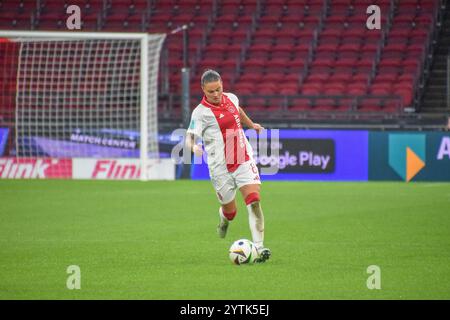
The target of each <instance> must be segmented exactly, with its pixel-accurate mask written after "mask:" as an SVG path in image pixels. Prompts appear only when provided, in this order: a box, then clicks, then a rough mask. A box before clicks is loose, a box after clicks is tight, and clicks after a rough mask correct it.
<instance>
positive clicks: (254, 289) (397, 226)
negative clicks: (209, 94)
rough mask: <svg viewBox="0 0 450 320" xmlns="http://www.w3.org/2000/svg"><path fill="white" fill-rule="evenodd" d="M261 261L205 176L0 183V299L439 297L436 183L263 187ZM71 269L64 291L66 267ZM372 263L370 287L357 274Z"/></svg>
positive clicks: (447, 260)
mask: <svg viewBox="0 0 450 320" xmlns="http://www.w3.org/2000/svg"><path fill="white" fill-rule="evenodd" d="M261 193H262V206H263V210H264V214H265V218H266V234H265V237H266V239H265V240H266V241H265V244H266V246H267V247H269V248H271V250H272V254H273V255H272V258H271V259H270V260H269V261H268V262H267V263H265V264H257V265H243V266H235V265H233V264H232V263H231V262H230V260H229V258H228V248H229V246H230V245H231V243H232V242H233V241H234V240H237V239H239V238H250V230H249V227H248V214H247V211H246V208H245V205H244V204H243V201H242V198H241V196H240V194H239V195H238V198H237V199H238V215H237V217H236V218H235V220H234V221H233V222H232V224H231V226H230V229H229V233H228V235H227V238H226V239H219V238H218V236H217V234H216V225H217V222H218V214H217V209H218V203H217V200H216V198H215V195H214V193H213V189H212V186H211V184H210V182H209V181H174V182H169V181H166V182H160V181H159V182H158V181H153V182H145V183H144V182H140V181H136V182H123V181H57V180H52V181H39V180H31V181H30V180H28V181H20V180H11V181H5V180H3V181H0V299H227V300H228V299H245V300H247V299H262V300H265V299H295V300H297V299H450V184H448V183H400V182H396V183H394V182H392V183H375V182H370V183H337V182H334V183H324V182H263V185H262V191H261ZM70 265H77V266H79V267H80V270H81V278H80V279H81V289H79V290H76V289H75V290H69V289H68V288H67V286H66V281H67V279H68V277H69V276H70V274H68V273H67V268H68V266H70ZM371 265H376V266H379V268H380V271H381V273H380V278H379V279H380V282H381V289H372V290H369V289H368V287H367V280H368V278H369V277H370V276H371V274H370V273H368V272H367V268H368V267H369V266H371Z"/></svg>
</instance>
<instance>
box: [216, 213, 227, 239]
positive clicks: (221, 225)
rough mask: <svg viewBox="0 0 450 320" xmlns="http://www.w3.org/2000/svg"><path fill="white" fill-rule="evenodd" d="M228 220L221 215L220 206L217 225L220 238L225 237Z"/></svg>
mask: <svg viewBox="0 0 450 320" xmlns="http://www.w3.org/2000/svg"><path fill="white" fill-rule="evenodd" d="M229 223H230V222H229V221H228V220H227V219H226V218H224V217H223V216H222V208H220V209H219V225H218V226H217V234H218V235H219V237H220V238H225V236H226V235H227V231H228V225H229Z"/></svg>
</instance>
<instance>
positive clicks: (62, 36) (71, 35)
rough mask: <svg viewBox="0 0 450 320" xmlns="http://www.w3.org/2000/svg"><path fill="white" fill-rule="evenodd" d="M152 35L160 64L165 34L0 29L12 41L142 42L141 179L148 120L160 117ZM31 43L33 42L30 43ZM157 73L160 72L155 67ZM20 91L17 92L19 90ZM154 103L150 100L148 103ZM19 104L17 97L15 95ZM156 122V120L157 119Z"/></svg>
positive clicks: (3, 35) (1, 35) (146, 148)
mask: <svg viewBox="0 0 450 320" xmlns="http://www.w3.org/2000/svg"><path fill="white" fill-rule="evenodd" d="M152 36H158V37H160V39H159V40H160V42H159V47H158V51H157V61H159V57H160V52H161V46H162V43H163V42H164V39H165V37H166V35H165V34H148V33H140V32H139V33H138V32H120V33H119V32H118V33H114V32H67V31H48V32H46V31H6V30H0V38H13V39H19V40H22V39H21V38H23V40H24V41H26V39H27V38H28V39H30V38H31V39H39V38H43V39H46V40H48V39H49V38H50V39H55V40H139V41H140V62H141V63H140V151H139V152H140V166H141V173H140V179H141V180H143V181H146V180H148V176H147V163H148V142H149V141H148V119H149V110H153V111H154V112H155V116H157V94H156V95H154V96H153V97H152V99H149V97H148V93H149V92H148V90H149V81H150V78H149V50H148V45H149V40H150V37H152ZM31 41H32V40H31ZM156 70H159V68H158V67H156ZM17 91H18V90H17ZM149 100H151V101H149ZM16 103H17V94H16ZM156 121H157V120H156Z"/></svg>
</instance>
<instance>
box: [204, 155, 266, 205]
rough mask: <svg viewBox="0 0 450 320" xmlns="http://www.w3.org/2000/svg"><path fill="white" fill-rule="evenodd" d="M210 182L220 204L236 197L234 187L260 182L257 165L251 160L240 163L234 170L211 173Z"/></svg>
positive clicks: (238, 187)
mask: <svg viewBox="0 0 450 320" xmlns="http://www.w3.org/2000/svg"><path fill="white" fill-rule="evenodd" d="M211 182H212V184H213V186H214V189H215V190H216V195H217V199H219V202H220V204H227V203H230V202H231V201H233V200H234V198H235V197H236V189H240V188H241V187H243V186H245V185H248V184H261V180H260V178H259V172H258V167H257V166H256V164H255V162H254V161H253V160H249V161H247V162H245V163H243V164H242V165H240V166H239V167H238V168H237V169H236V171H235V172H227V173H225V174H222V175H214V174H211Z"/></svg>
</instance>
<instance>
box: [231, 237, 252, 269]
mask: <svg viewBox="0 0 450 320" xmlns="http://www.w3.org/2000/svg"><path fill="white" fill-rule="evenodd" d="M229 255H230V260H231V262H233V263H234V264H237V265H241V264H245V263H253V262H255V259H256V258H257V257H258V251H257V250H256V246H255V244H254V243H253V242H251V241H250V240H247V239H240V240H236V241H235V242H234V243H233V244H232V245H231V247H230V251H229Z"/></svg>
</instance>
